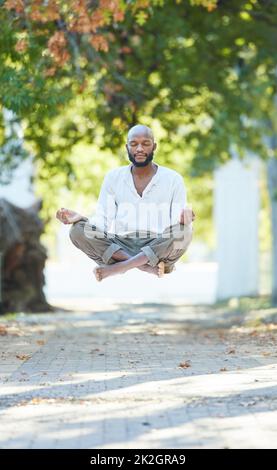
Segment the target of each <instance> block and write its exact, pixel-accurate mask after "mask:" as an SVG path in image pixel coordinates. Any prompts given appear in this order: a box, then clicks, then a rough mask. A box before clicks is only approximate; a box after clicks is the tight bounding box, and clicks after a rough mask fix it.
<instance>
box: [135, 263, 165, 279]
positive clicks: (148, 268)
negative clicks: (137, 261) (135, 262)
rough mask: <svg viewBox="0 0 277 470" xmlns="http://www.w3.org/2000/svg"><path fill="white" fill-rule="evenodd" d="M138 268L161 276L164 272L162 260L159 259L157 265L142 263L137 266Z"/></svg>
mask: <svg viewBox="0 0 277 470" xmlns="http://www.w3.org/2000/svg"><path fill="white" fill-rule="evenodd" d="M138 269H140V270H141V271H145V272H147V273H150V274H155V276H158V277H162V276H163V274H164V262H163V261H160V262H159V263H158V264H157V266H150V265H149V264H144V265H143V266H139V268H138Z"/></svg>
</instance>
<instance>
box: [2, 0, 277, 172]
mask: <svg viewBox="0 0 277 470" xmlns="http://www.w3.org/2000/svg"><path fill="white" fill-rule="evenodd" d="M1 3H2V8H1V25H2V28H1V33H0V35H1V36H0V60H1V66H0V85H1V86H0V93H1V103H2V106H3V107H4V108H7V109H9V110H13V111H14V112H15V115H16V119H18V120H19V121H20V122H21V123H22V125H23V128H24V136H25V141H26V142H27V143H29V144H30V145H31V146H32V149H33V153H34V155H35V158H36V159H38V160H42V161H43V162H44V164H45V165H46V166H47V167H48V168H51V166H53V165H54V166H55V167H56V168H57V170H58V171H64V172H66V173H67V174H68V175H70V173H71V172H72V168H71V166H70V162H69V160H68V158H67V156H68V155H69V153H70V151H71V149H72V147H74V145H76V143H77V142H80V141H81V142H84V143H86V142H95V143H97V145H98V146H99V147H100V148H103V149H107V148H109V149H111V150H114V151H117V150H118V149H120V148H121V146H122V143H123V141H124V139H125V136H126V131H127V129H128V128H129V127H130V126H131V125H133V124H135V123H137V122H140V121H143V122H145V123H148V124H151V122H152V121H153V120H158V121H159V123H160V126H161V129H162V136H163V137H162V143H163V151H164V152H165V154H168V155H169V157H168V158H169V159H170V153H171V152H172V149H183V148H184V147H188V146H189V147H190V148H191V149H192V151H193V160H192V167H191V172H192V174H194V175H200V174H203V173H204V172H207V171H210V170H212V169H213V168H214V167H215V166H216V165H217V164H220V163H222V162H224V161H226V160H227V159H228V158H229V154H230V151H231V150H232V149H234V150H235V151H238V152H240V153H243V151H245V150H246V149H250V150H253V151H257V152H259V154H260V155H261V156H263V157H266V156H267V155H268V149H267V148H266V146H265V145H264V144H263V136H264V133H265V132H269V131H270V130H269V126H268V121H269V120H270V121H271V124H272V123H273V127H274V126H276V123H275V122H274V121H275V120H274V102H273V101H274V100H273V97H274V95H275V93H276V65H277V52H276V36H277V29H276V18H277V4H276V2H274V1H267V0H244V1H242V0H234V1H232V2H229V1H224V0H222V1H212V0H211V1H208V0H202V1H200V0H199V1H197V0H194V1H193V0H191V1H180V0H168V1H162V0H155V1H149V0H137V1H121V0H99V1H87V0H70V1H63V0H60V1H58V0H48V1H44V0H29V1H28V0H26V1H23V0H7V1H2V2H1ZM68 110H74V115H72V113H70V112H68ZM61 116H62V118H63V119H62V120H61V119H59V118H60V117H61ZM6 139H7V135H5V132H4V125H3V121H2V144H3V145H4V144H5V141H6ZM16 152H17V154H18V148H17V149H16ZM11 160H12V155H10V156H9V161H10V162H11ZM5 163H6V165H8V159H7V158H6V162H5Z"/></svg>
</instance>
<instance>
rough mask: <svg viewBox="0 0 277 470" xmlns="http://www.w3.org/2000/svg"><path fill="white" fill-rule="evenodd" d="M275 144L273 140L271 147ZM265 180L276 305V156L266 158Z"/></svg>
mask: <svg viewBox="0 0 277 470" xmlns="http://www.w3.org/2000/svg"><path fill="white" fill-rule="evenodd" d="M274 140H275V139H274ZM275 144H276V142H275V141H273V142H272V147H276V146H275ZM267 182H268V183H267V184H268V191H269V195H270V203H271V212H272V217H271V224H272V225H271V226H272V303H273V305H274V306H277V158H270V159H269V160H268V163H267Z"/></svg>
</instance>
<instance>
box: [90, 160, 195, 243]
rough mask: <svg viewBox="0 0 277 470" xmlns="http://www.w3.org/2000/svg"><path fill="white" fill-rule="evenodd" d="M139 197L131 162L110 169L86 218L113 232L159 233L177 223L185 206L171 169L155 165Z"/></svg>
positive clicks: (180, 183) (181, 184)
mask: <svg viewBox="0 0 277 470" xmlns="http://www.w3.org/2000/svg"><path fill="white" fill-rule="evenodd" d="M155 164H156V165H157V167H158V169H157V172H156V173H155V175H154V176H153V177H152V179H151V180H150V182H149V183H148V185H147V186H146V188H145V189H144V191H143V193H142V196H140V195H139V194H138V192H137V190H136V188H135V185H134V180H133V175H132V172H131V167H132V163H130V164H129V165H127V166H121V167H119V168H115V169H113V170H110V171H109V172H108V173H107V174H106V176H105V178H104V181H103V183H102V186H101V190H100V193H99V197H98V201H97V207H96V213H95V215H93V216H92V217H90V218H89V221H90V222H91V223H93V224H95V225H96V226H97V228H99V229H101V230H104V231H106V232H109V233H116V234H117V235H121V236H124V235H127V234H129V233H133V232H137V231H139V232H142V233H144V232H148V231H150V232H154V233H161V232H163V230H164V229H165V228H166V227H169V226H170V225H172V224H175V223H178V222H179V219H180V213H181V210H182V209H183V208H184V207H185V206H186V203H187V197H186V188H185V185H184V182H183V178H182V176H181V175H180V174H179V173H177V172H176V171H175V170H171V169H169V168H166V167H164V166H161V165H158V164H157V163H155Z"/></svg>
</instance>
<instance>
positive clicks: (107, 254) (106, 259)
mask: <svg viewBox="0 0 277 470" xmlns="http://www.w3.org/2000/svg"><path fill="white" fill-rule="evenodd" d="M118 250H122V247H121V246H119V245H117V244H116V243H112V244H111V245H110V246H108V248H107V249H106V251H104V253H103V256H102V259H103V261H104V263H105V264H108V262H109V260H110V259H111V257H112V255H113V254H114V253H115V252H116V251H118Z"/></svg>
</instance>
